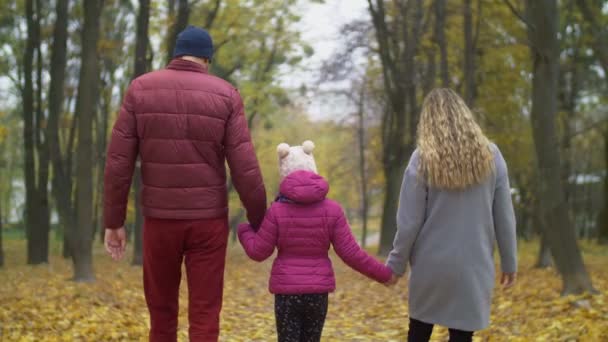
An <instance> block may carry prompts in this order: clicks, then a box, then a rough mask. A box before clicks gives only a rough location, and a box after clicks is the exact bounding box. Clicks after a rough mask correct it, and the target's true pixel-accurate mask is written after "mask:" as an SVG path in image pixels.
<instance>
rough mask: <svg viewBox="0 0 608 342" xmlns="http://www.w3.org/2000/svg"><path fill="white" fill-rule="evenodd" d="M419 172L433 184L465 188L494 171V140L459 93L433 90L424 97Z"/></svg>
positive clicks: (421, 117) (441, 187) (418, 143)
mask: <svg viewBox="0 0 608 342" xmlns="http://www.w3.org/2000/svg"><path fill="white" fill-rule="evenodd" d="M417 145H418V151H419V154H420V162H419V165H418V174H419V175H420V176H421V177H423V178H424V180H425V181H426V182H427V184H428V185H429V186H431V187H435V188H439V189H444V190H463V189H466V188H468V187H470V186H473V185H476V184H480V183H481V182H483V181H484V180H486V179H487V178H488V177H489V176H490V174H492V173H493V172H494V169H495V165H494V153H493V152H492V150H491V147H490V146H491V145H490V141H489V140H488V138H487V137H486V136H485V135H484V134H483V132H482V130H481V127H479V125H478V124H477V122H475V118H474V117H473V113H472V112H471V110H470V109H469V107H468V106H467V105H466V103H465V102H464V100H462V98H461V97H460V96H458V94H456V92H454V91H453V90H451V89H447V88H438V89H434V90H432V91H431V92H430V93H429V94H428V95H427V96H426V98H425V99H424V103H423V104H422V112H421V114H420V121H419V123H418V137H417Z"/></svg>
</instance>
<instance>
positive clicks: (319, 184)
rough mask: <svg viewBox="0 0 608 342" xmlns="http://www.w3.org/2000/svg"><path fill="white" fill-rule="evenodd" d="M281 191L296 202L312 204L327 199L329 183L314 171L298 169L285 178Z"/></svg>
mask: <svg viewBox="0 0 608 342" xmlns="http://www.w3.org/2000/svg"><path fill="white" fill-rule="evenodd" d="M280 191H281V194H282V195H283V196H285V197H287V198H288V199H290V200H292V201H294V202H296V203H300V204H310V203H316V202H321V201H323V200H324V199H325V197H326V196H327V193H328V192H329V184H328V183H327V181H326V180H325V179H324V178H323V177H321V176H319V175H318V174H316V173H314V172H310V171H296V172H292V173H291V174H289V175H288V176H287V177H285V179H283V181H282V182H281V186H280Z"/></svg>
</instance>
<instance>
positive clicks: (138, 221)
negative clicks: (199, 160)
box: [132, 0, 150, 265]
mask: <svg viewBox="0 0 608 342" xmlns="http://www.w3.org/2000/svg"><path fill="white" fill-rule="evenodd" d="M149 21H150V0H140V1H139V13H138V15H137V33H136V38H135V61H134V66H133V70H134V72H133V78H136V77H138V76H140V75H142V74H144V73H145V72H146V71H147V70H148V59H147V50H148V44H149V42H148V41H149V38H148V25H149ZM133 185H134V186H133V187H134V189H135V206H136V207H135V213H136V214H135V226H134V230H133V240H134V243H133V260H132V264H133V265H141V264H142V226H143V216H142V213H141V193H140V191H141V164H140V163H139V162H138V163H137V167H136V169H135V175H134V177H133Z"/></svg>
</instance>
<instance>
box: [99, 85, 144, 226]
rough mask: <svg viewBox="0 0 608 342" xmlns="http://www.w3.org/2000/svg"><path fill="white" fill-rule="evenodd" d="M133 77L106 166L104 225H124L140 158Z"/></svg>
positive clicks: (114, 133)
mask: <svg viewBox="0 0 608 342" xmlns="http://www.w3.org/2000/svg"><path fill="white" fill-rule="evenodd" d="M136 89H137V81H133V82H132V83H131V85H130V86H129V88H128V89H127V93H126V95H125V98H124V100H123V102H122V106H121V108H120V112H119V113H118V118H117V119H116V123H114V128H113V129H112V136H111V138H110V144H109V146H108V151H107V155H106V165H105V170H104V222H105V227H106V228H109V229H117V228H120V227H122V226H123V225H124V222H125V217H126V212H127V203H128V200H129V189H130V188H131V180H132V178H133V170H134V168H135V161H136V159H137V153H138V144H139V140H138V137H137V123H136V120H135V92H136Z"/></svg>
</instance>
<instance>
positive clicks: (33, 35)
mask: <svg viewBox="0 0 608 342" xmlns="http://www.w3.org/2000/svg"><path fill="white" fill-rule="evenodd" d="M41 6H42V4H41V1H40V0H36V1H34V0H27V1H26V2H25V15H26V27H27V39H26V44H25V51H24V54H23V90H22V101H23V108H22V111H23V112H22V115H23V144H24V152H25V153H24V163H23V168H24V169H23V173H24V175H25V188H26V191H25V202H26V209H25V227H26V236H27V263H28V264H40V263H45V262H48V235H49V230H50V226H49V208H48V198H47V183H48V149H47V147H48V145H47V143H46V139H45V138H43V136H42V127H43V122H42V121H43V113H42V112H43V103H42V101H43V99H42V95H41V93H42V51H41V47H40V44H41V29H40V21H41V20H42V19H41V17H42V9H41ZM35 54H36V56H37V63H36V64H34V55H35ZM34 66H36V70H34ZM34 74H35V75H36V81H37V82H36V84H35V85H34ZM36 157H38V158H36ZM36 159H38V160H36ZM37 164H38V165H37ZM37 170H38V175H37V174H36V171H37Z"/></svg>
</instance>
